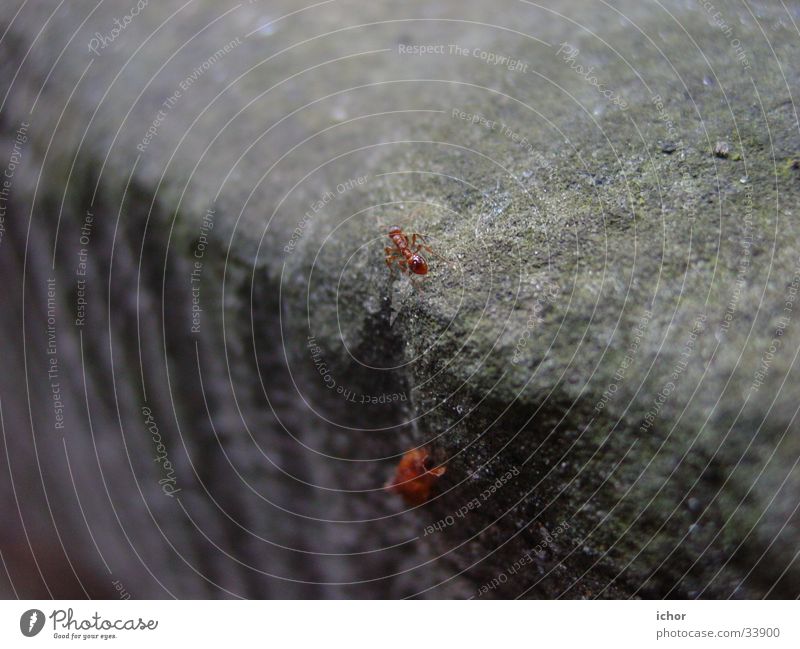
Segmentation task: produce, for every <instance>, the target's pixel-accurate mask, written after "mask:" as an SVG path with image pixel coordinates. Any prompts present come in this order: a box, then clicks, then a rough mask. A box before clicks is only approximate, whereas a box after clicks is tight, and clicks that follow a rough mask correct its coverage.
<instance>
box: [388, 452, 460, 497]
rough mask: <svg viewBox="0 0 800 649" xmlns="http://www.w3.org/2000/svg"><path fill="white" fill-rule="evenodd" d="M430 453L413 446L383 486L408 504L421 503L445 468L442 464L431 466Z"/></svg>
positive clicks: (428, 495)
mask: <svg viewBox="0 0 800 649" xmlns="http://www.w3.org/2000/svg"><path fill="white" fill-rule="evenodd" d="M431 464H432V462H431V459H430V453H428V451H427V449H425V448H415V449H413V450H411V451H409V452H408V453H406V454H405V455H403V457H402V458H400V462H398V464H397V469H396V470H395V473H394V478H393V479H391V480H389V482H387V483H386V486H385V487H384V488H385V489H387V490H388V491H392V492H394V493H396V494H398V495H400V496H402V497H403V500H405V501H406V503H408V504H409V505H421V504H422V503H424V502H425V501H426V500H428V498H430V496H431V490H432V489H433V486H434V485H435V484H436V482H437V480H439V478H441V477H442V476H443V475H444V473H445V471H446V470H447V468H446V467H444V466H437V467H432V466H431Z"/></svg>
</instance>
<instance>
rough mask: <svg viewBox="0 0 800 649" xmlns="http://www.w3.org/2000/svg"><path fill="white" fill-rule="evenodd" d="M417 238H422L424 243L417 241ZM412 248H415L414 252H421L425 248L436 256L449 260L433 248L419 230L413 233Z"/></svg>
mask: <svg viewBox="0 0 800 649" xmlns="http://www.w3.org/2000/svg"><path fill="white" fill-rule="evenodd" d="M417 239H420V240H422V242H423V243H417ZM410 247H411V248H413V249H414V252H419V251H420V250H425V251H426V252H429V253H431V254H432V255H434V256H435V257H438V258H439V259H442V260H444V261H448V260H447V259H446V258H444V257H442V256H441V255H440V254H439V253H438V252H436V251H435V250H434V249H433V248H431V247H430V246H429V245H428V242H427V240H426V239H425V237H423V236H422V235H421V234H420V233H419V232H415V233H414V234H412V235H411V245H410Z"/></svg>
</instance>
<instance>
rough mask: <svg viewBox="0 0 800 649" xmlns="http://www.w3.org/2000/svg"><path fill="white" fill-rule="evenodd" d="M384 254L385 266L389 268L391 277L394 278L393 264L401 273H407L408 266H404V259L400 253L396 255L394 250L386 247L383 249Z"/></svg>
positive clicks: (396, 252)
mask: <svg viewBox="0 0 800 649" xmlns="http://www.w3.org/2000/svg"><path fill="white" fill-rule="evenodd" d="M384 251H385V252H386V265H387V266H388V267H389V270H390V271H391V272H392V277H394V264H397V267H398V268H399V269H400V272H402V273H408V266H407V265H406V258H405V257H403V255H401V254H400V253H398V251H397V249H396V248H390V247H388V246H387V247H386V248H384Z"/></svg>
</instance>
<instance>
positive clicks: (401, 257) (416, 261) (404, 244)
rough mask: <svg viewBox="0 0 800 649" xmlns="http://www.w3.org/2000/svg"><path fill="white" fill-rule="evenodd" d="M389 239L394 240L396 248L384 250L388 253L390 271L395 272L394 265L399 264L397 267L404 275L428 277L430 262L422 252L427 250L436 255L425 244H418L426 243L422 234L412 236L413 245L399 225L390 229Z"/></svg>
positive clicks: (416, 233)
mask: <svg viewBox="0 0 800 649" xmlns="http://www.w3.org/2000/svg"><path fill="white" fill-rule="evenodd" d="M389 238H390V239H391V240H392V243H394V247H392V246H386V248H384V250H385V251H386V265H387V266H388V267H389V270H394V266H393V264H397V267H398V268H399V269H400V271H401V272H403V273H406V274H409V273H414V274H415V275H427V273H428V262H427V261H426V260H425V257H423V256H422V255H421V254H420V250H426V251H427V252H429V253H431V254H432V255H435V254H436V253H435V252H433V250H431V249H430V247H429V246H427V245H426V244H425V243H417V239H420V240H421V241H423V242H424V241H425V238H424V237H423V236H422V235H421V234H419V233H418V232H415V233H414V234H412V235H411V243H409V241H408V237H407V236H406V234H405V233H404V232H403V229H402V228H400V227H399V226H397V225H393V226H392V227H391V228H389ZM437 256H438V255H437Z"/></svg>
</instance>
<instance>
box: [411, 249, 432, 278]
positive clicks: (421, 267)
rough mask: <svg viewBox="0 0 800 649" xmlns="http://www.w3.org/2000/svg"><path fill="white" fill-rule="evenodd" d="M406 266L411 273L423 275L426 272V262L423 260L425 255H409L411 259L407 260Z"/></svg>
mask: <svg viewBox="0 0 800 649" xmlns="http://www.w3.org/2000/svg"><path fill="white" fill-rule="evenodd" d="M408 267H409V268H410V269H411V272H412V273H416V274H417V275H425V274H426V273H427V272H428V262H427V261H425V257H423V256H422V255H417V254H414V255H411V259H409V260H408Z"/></svg>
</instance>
